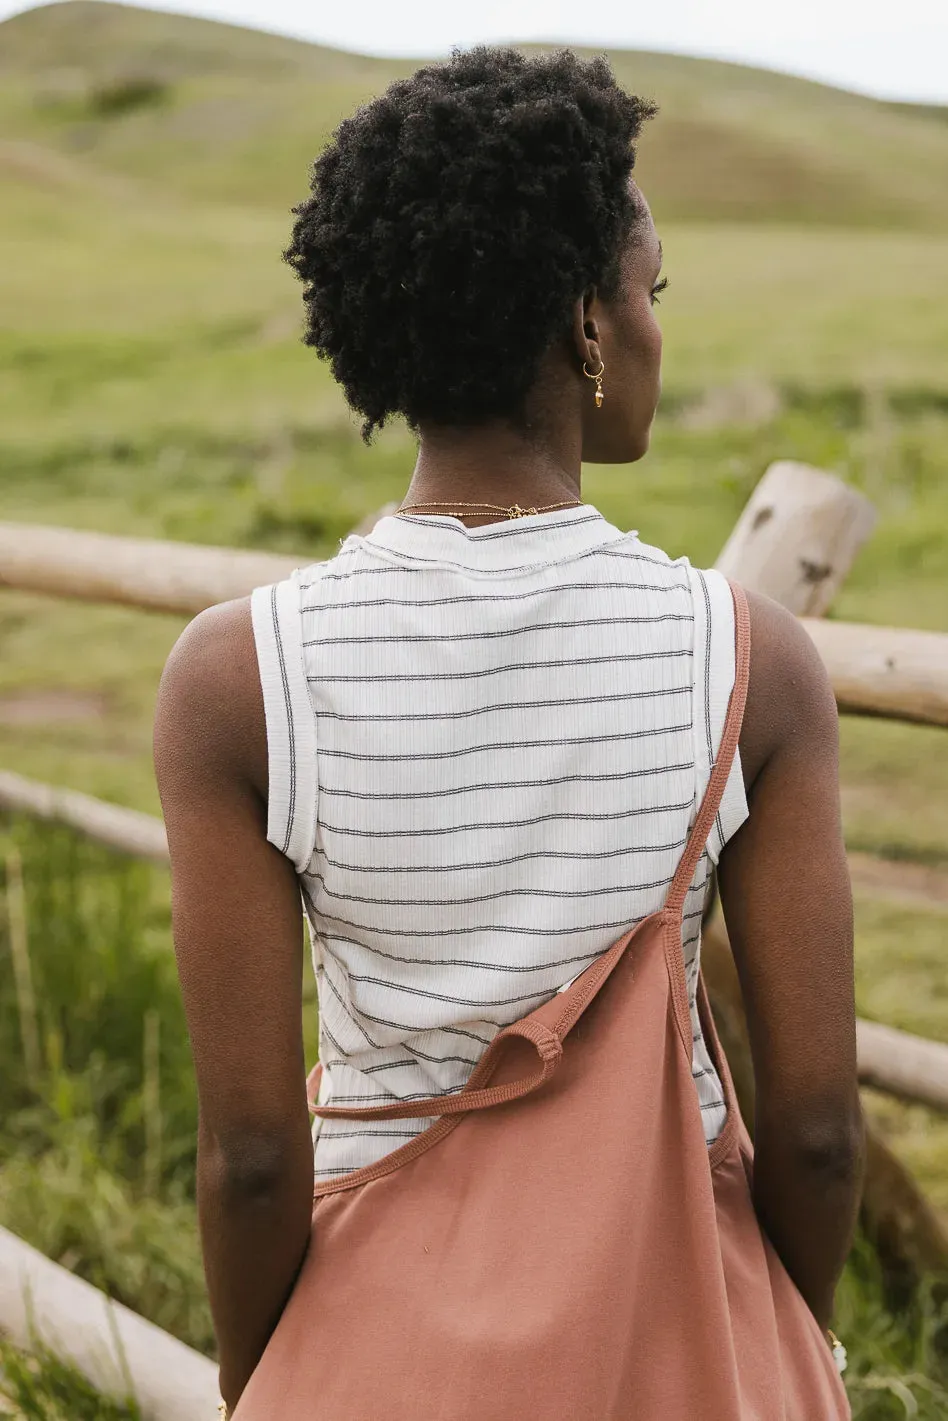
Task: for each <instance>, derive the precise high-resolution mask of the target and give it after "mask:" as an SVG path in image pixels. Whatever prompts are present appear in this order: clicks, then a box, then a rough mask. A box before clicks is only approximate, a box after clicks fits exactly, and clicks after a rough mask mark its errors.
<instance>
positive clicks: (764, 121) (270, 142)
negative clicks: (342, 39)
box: [0, 0, 948, 232]
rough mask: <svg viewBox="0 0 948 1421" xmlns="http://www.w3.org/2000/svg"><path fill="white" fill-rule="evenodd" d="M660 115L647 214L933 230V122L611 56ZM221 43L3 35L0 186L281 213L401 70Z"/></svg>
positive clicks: (119, 12) (33, 29) (745, 79)
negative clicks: (121, 184) (122, 183)
mask: <svg viewBox="0 0 948 1421" xmlns="http://www.w3.org/2000/svg"><path fill="white" fill-rule="evenodd" d="M610 57H611V59H612V62H613V65H614V67H615V69H616V72H617V73H618V75H619V76H620V78H621V79H622V80H623V82H624V83H626V84H627V85H628V86H629V87H630V88H633V89H635V90H638V91H640V92H643V93H646V94H648V95H649V96H650V97H652V98H654V99H656V100H657V101H658V102H659V104H660V106H661V112H660V115H659V117H658V119H657V120H656V121H655V122H654V123H653V124H652V125H651V127H650V130H649V131H648V133H647V135H646V137H645V139H644V140H643V143H642V145H641V155H640V170H639V171H640V179H641V182H642V185H643V187H644V188H645V189H646V191H647V192H648V194H649V197H650V199H651V201H652V205H653V207H654V209H655V211H656V215H657V216H659V217H660V218H663V219H666V220H669V219H673V220H686V221H691V220H696V219H697V220H711V221H718V220H730V221H734V220H737V221H741V222H746V221H754V222H762V221H764V222H766V221H769V222H779V223H806V224H810V225H813V224H815V225H831V226H850V227H852V226H860V227H867V226H869V227H884V228H903V229H914V230H919V231H929V232H931V231H937V232H944V231H948V123H946V122H945V118H946V112H948V111H946V110H941V109H937V108H935V109H933V108H931V107H927V108H926V107H922V106H919V107H918V108H915V107H913V106H912V105H904V104H887V103H883V102H878V101H875V100H872V99H868V98H864V97H860V96H857V95H853V94H849V93H845V92H843V91H840V90H836V89H831V88H827V87H825V86H823V85H820V84H815V83H810V82H807V81H804V80H799V79H793V78H788V77H786V76H783V75H777V74H773V73H769V72H766V71H762V70H757V69H753V68H748V67H744V66H740V65H734V64H723V63H719V62H716V61H710V60H696V59H687V58H681V57H677V56H671V55H662V54H649V53H634V52H626V51H614V52H613V53H612V54H611V56H610ZM413 67H414V65H413V64H412V63H411V62H408V61H398V62H396V61H389V60H381V59H371V58H366V57H364V56H359V55H354V54H347V53H343V52H341V51H337V50H331V49H326V48H322V47H320V46H318V45H312V44H306V43H302V42H299V41H295V40H291V39H285V38H281V37H278V36H274V35H267V34H263V33H259V32H256V31H253V30H248V29H242V28H238V27H235V26H229V25H222V24H217V23H214V22H210V21H203V20H197V19H192V18H188V17H184V16H180V15H168V14H161V13H156V12H151V11H144V10H138V9H134V8H132V7H130V6H125V5H116V4H109V3H99V0H66V3H58V4H51V5H45V6H41V7H40V8H38V9H34V10H30V11H27V12H25V13H22V14H19V15H17V16H14V17H13V18H11V19H9V20H6V21H5V22H3V23H2V24H0V90H2V92H0V132H2V140H0V182H3V181H4V177H5V178H6V180H14V179H15V180H16V182H18V183H22V182H24V181H35V182H37V183H39V184H41V185H45V186H48V185H50V184H56V183H59V182H63V181H68V175H69V172H70V170H71V169H70V164H73V168H72V171H75V172H79V173H81V174H85V175H88V179H89V180H91V181H94V180H95V179H94V174H101V175H105V176H106V177H107V176H108V175H115V176H119V177H123V178H126V179H134V180H135V181H137V182H140V183H145V184H149V185H150V184H152V183H154V184H157V185H159V186H160V187H161V188H162V189H164V190H165V191H167V192H169V194H172V193H173V194H176V195H178V196H180V197H189V198H199V199H201V200H203V201H212V202H227V203H233V204H240V205H241V206H247V205H249V206H258V205H259V206H267V207H279V208H281V209H284V210H285V209H286V207H287V206H289V205H290V204H291V203H292V202H293V201H295V200H297V199H298V197H299V196H300V190H301V187H302V186H303V182H304V178H305V173H306V171H307V168H308V165H309V163H310V162H311V160H312V158H313V156H314V155H315V153H316V152H317V151H318V149H319V148H320V146H321V145H322V143H323V142H324V141H325V139H326V137H327V135H328V134H329V133H330V131H331V130H332V128H333V127H334V126H335V124H336V123H337V122H338V121H339V119H340V118H341V117H342V116H344V115H345V114H346V113H347V112H349V111H350V110H351V109H352V108H353V107H354V106H355V105H356V104H358V103H359V102H362V101H364V100H365V99H367V98H368V97H370V96H371V95H372V94H373V93H375V92H377V91H378V90H379V89H381V88H382V87H384V85H385V84H386V83H388V82H389V80H390V79H391V78H393V77H394V76H395V75H396V74H399V73H404V72H408V71H410V70H411V69H412V68H413Z"/></svg>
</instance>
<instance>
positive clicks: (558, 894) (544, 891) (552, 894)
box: [312, 874, 668, 908]
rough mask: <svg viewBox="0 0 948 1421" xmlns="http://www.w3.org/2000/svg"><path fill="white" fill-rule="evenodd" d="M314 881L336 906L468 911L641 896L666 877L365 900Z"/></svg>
mask: <svg viewBox="0 0 948 1421" xmlns="http://www.w3.org/2000/svg"><path fill="white" fill-rule="evenodd" d="M312 877H313V878H315V879H316V880H317V881H319V882H321V883H322V888H323V893H324V894H325V896H326V897H327V898H331V899H333V900H335V901H336V902H338V903H373V904H377V905H378V906H379V907H382V908H468V907H473V905H474V904H475V903H496V902H499V901H500V900H501V899H503V898H521V897H527V898H598V897H600V896H601V895H603V894H610V893H626V894H633V893H644V892H646V891H647V890H649V889H652V888H665V887H666V886H667V884H668V880H667V878H656V879H652V881H651V882H643V883H617V884H594V885H593V887H592V888H539V887H533V886H529V885H526V884H525V885H523V886H520V887H517V888H497V889H495V890H494V891H493V892H492V893H475V894H472V895H470V896H469V897H466V898H447V897H443V898H366V897H365V895H364V894H361V893H340V892H338V891H336V890H335V889H330V888H327V887H326V882H325V879H323V878H322V876H321V875H320V874H313V875H312Z"/></svg>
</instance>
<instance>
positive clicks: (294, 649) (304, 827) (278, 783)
mask: <svg viewBox="0 0 948 1421" xmlns="http://www.w3.org/2000/svg"><path fill="white" fill-rule="evenodd" d="M298 572H299V569H298V568H297V569H294V571H293V572H292V573H291V574H290V576H289V577H287V578H284V580H283V581H282V582H274V583H270V584H269V585H267V586H265V587H255V588H254V589H253V591H252V593H251V595H250V610H251V616H252V619H253V633H254V640H255V643H256V648H257V663H258V666H259V669H260V685H261V688H262V690H263V704H264V709H265V713H266V723H267V757H268V765H269V779H270V788H269V796H268V800H267V839H268V841H269V842H270V843H271V844H273V845H274V846H275V847H276V848H278V849H279V850H280V853H281V854H285V855H286V857H287V858H288V859H290V860H291V861H292V863H293V864H294V866H295V868H296V870H297V872H298V873H302V872H303V870H304V869H306V868H307V867H308V865H309V863H310V860H311V858H312V854H313V848H314V844H315V839H316V798H317V793H318V788H319V786H318V777H317V766H316V721H315V714H314V711H313V705H312V701H311V700H310V695H309V688H308V685H307V682H306V669H305V665H304V662H303V638H302V629H301V622H300V588H299V577H298V575H297V574H298Z"/></svg>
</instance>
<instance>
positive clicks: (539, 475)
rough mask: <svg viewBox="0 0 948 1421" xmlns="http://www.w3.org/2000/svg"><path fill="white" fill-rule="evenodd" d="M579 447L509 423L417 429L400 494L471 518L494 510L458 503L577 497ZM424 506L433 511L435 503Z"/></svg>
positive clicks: (532, 503)
mask: <svg viewBox="0 0 948 1421" xmlns="http://www.w3.org/2000/svg"><path fill="white" fill-rule="evenodd" d="M580 499H581V494H580V458H579V450H578V449H576V450H572V449H567V448H564V447H557V448H552V447H550V446H548V445H543V446H540V445H538V444H537V443H536V442H534V441H532V440H531V439H530V438H529V437H527V436H526V435H523V434H521V433H519V432H518V431H516V430H514V429H511V428H510V427H509V426H501V425H487V426H484V427H482V428H478V429H472V430H458V429H450V430H448V429H434V430H432V429H431V428H430V427H428V428H425V429H424V430H423V431H422V435H421V443H420V445H419V449H418V458H417V461H416V463H415V470H414V473H413V474H412V479H411V483H410V484H409V486H408V489H407V491H406V493H405V497H404V498H403V500H402V506H403V507H407V506H408V505H409V504H425V505H428V504H434V505H439V506H440V508H441V510H442V511H448V510H449V509H451V508H454V509H457V510H458V513H457V516H458V517H463V519H464V521H465V522H470V523H472V524H474V523H476V522H484V521H488V520H489V519H493V518H496V517H497V516H498V515H497V514H496V513H495V514H477V513H471V514H464V513H463V512H462V509H463V505H465V504H470V503H480V504H485V503H489V504H494V505H495V506H498V507H501V508H509V507H511V506H512V505H513V504H519V505H520V507H521V508H537V509H539V508H546V507H548V506H549V505H550V504H566V503H572V502H576V501H579V500H580ZM429 511H431V512H436V511H438V510H437V509H436V508H431V509H430V510H429Z"/></svg>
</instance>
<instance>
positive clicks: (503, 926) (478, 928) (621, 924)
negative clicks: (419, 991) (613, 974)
mask: <svg viewBox="0 0 948 1421" xmlns="http://www.w3.org/2000/svg"><path fill="white" fill-rule="evenodd" d="M323 921H324V922H330V923H339V924H340V925H341V926H342V927H344V928H352V929H353V930H354V931H355V932H362V933H377V932H383V933H384V935H385V936H386V937H418V938H422V937H445V936H446V934H445V930H444V928H443V927H437V928H415V929H410V928H392V927H389V926H388V925H387V924H386V926H385V927H384V928H379V927H376V926H373V925H372V924H371V923H353V922H350V921H349V920H348V919H347V918H338V917H336V916H335V914H333V913H325V914H323ZM636 921H638V922H643V921H644V919H641V918H640V919H637V920H634V921H630V920H629V919H628V918H617V919H616V921H615V922H611V923H581V924H580V925H579V926H577V927H568V928H566V927H559V926H558V927H555V928H529V927H526V926H525V925H524V924H522V923H470V924H465V925H464V926H463V927H455V928H452V930H451V933H452V936H454V937H458V936H460V934H462V933H464V934H468V933H516V934H519V935H521V936H523V937H571V936H578V934H579V933H592V932H602V931H604V930H605V929H606V928H623V929H628V928H631V927H635V925H636Z"/></svg>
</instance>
